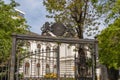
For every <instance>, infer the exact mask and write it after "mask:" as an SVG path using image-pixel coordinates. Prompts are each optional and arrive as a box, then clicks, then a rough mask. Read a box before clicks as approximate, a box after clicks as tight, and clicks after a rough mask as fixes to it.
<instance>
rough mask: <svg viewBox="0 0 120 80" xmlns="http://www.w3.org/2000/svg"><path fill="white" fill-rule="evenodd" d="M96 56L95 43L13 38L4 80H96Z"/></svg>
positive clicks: (53, 38) (61, 39) (80, 40)
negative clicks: (9, 60) (20, 45)
mask: <svg viewBox="0 0 120 80" xmlns="http://www.w3.org/2000/svg"><path fill="white" fill-rule="evenodd" d="M18 42H24V43H22V44H23V46H22V47H21V49H23V50H19V47H18V46H17V45H18ZM80 46H82V47H80ZM80 48H82V50H83V52H82V51H80ZM81 52H82V53H81ZM96 54H97V41H96V40H94V39H90V40H89V39H84V40H83V39H71V38H55V37H46V36H30V35H13V43H12V54H11V66H8V67H7V68H6V69H8V70H6V72H7V73H9V68H10V75H6V76H7V78H6V80H95V75H96V72H95V68H96V67H95V65H96ZM1 69H2V68H1ZM3 70H4V69H3ZM3 72H4V71H3ZM3 78H4V77H2V78H1V80H4V79H3Z"/></svg>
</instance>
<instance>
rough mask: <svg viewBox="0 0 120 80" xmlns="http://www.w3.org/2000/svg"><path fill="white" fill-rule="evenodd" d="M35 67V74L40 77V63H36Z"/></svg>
mask: <svg viewBox="0 0 120 80" xmlns="http://www.w3.org/2000/svg"><path fill="white" fill-rule="evenodd" d="M36 66H37V71H36V72H37V75H38V76H39V75H40V63H37V65H36Z"/></svg>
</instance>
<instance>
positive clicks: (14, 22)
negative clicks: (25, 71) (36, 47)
mask: <svg viewBox="0 0 120 80" xmlns="http://www.w3.org/2000/svg"><path fill="white" fill-rule="evenodd" d="M16 6H18V4H17V3H16V2H15V1H13V0H11V3H10V4H5V3H4V1H2V0H0V66H1V65H4V64H5V63H7V61H8V60H10V55H11V46H12V44H11V43H12V37H11V35H12V33H21V34H23V33H25V32H26V31H27V30H28V28H29V27H28V25H27V24H25V23H26V21H25V19H24V18H23V17H20V14H19V12H17V11H16V10H15V7H16ZM3 67H4V66H3ZM0 68H1V67H0Z"/></svg>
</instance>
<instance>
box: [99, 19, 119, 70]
mask: <svg viewBox="0 0 120 80" xmlns="http://www.w3.org/2000/svg"><path fill="white" fill-rule="evenodd" d="M119 35H120V18H119V19H116V20H115V22H114V23H113V24H111V25H109V27H108V28H106V29H105V30H103V31H102V32H101V34H100V35H99V36H98V40H99V47H100V50H99V58H100V62H101V63H102V64H104V65H106V66H108V67H114V68H119V67H120V52H119V50H120V36H119Z"/></svg>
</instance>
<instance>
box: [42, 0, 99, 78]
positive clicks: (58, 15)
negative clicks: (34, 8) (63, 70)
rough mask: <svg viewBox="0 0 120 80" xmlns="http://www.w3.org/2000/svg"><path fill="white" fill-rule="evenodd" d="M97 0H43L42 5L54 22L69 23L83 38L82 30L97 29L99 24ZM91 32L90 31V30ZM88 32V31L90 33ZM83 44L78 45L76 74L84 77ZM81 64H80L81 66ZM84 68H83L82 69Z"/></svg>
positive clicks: (79, 36)
mask: <svg viewBox="0 0 120 80" xmlns="http://www.w3.org/2000/svg"><path fill="white" fill-rule="evenodd" d="M97 2H98V1H97V0H44V5H45V6H46V9H47V11H48V12H49V13H50V14H51V15H47V17H49V18H54V19H55V21H56V22H62V23H64V24H65V25H68V24H69V25H71V26H72V28H73V29H74V30H75V32H76V34H77V37H78V38H79V39H83V38H84V36H83V32H85V29H87V31H88V32H89V31H91V30H92V31H96V30H98V25H99V24H100V23H99V22H98V21H97V19H98V17H99V14H98V13H97V9H96V8H97V7H96V6H97ZM90 33H91V32H90ZM90 33H88V34H89V35H90ZM83 48H84V46H81V45H79V50H78V58H79V62H78V65H77V67H78V75H79V76H80V77H86V71H87V67H86V58H85V53H84V50H83ZM81 59H82V61H83V60H84V61H83V62H82V61H81ZM81 65H82V66H81ZM83 68H84V69H83ZM81 73H82V74H81Z"/></svg>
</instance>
